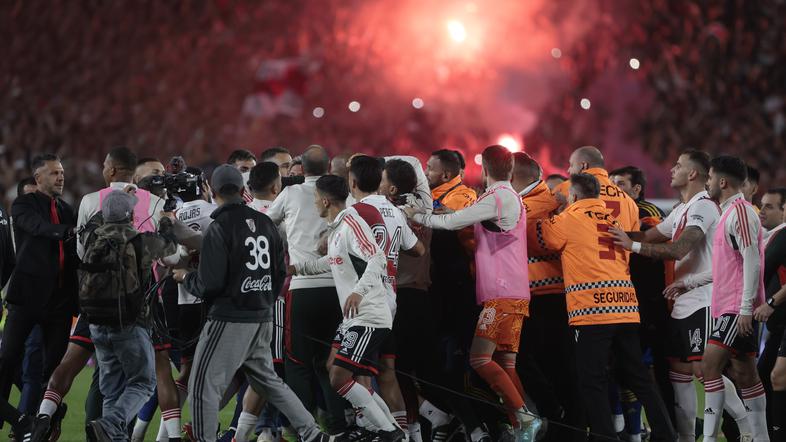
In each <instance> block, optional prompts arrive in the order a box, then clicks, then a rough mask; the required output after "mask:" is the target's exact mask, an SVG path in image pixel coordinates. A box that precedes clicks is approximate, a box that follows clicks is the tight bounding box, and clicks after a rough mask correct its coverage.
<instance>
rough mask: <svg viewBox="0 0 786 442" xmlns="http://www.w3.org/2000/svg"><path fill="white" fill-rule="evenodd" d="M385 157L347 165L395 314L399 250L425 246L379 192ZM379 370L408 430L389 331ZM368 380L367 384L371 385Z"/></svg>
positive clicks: (420, 250) (386, 395)
mask: <svg viewBox="0 0 786 442" xmlns="http://www.w3.org/2000/svg"><path fill="white" fill-rule="evenodd" d="M384 162H385V160H384V159H382V158H374V157H370V156H366V155H359V156H356V157H354V158H353V159H352V163H351V164H350V167H349V174H348V176H349V189H350V193H351V194H352V196H353V197H354V199H355V200H356V201H357V203H355V204H354V205H352V208H353V209H355V210H356V211H357V213H358V215H360V217H361V218H363V220H364V221H365V222H366V224H368V225H369V227H371V231H372V233H373V234H374V239H375V240H376V243H377V245H378V246H379V248H380V249H382V251H383V252H384V253H385V255H386V257H387V260H388V264H387V277H386V282H387V283H388V284H390V285H391V286H392V287H393V290H391V291H389V292H388V293H389V295H391V297H390V298H389V299H388V305H389V306H390V310H391V314H392V315H393V317H395V316H396V297H395V291H396V276H397V274H398V260H399V252H400V251H404V253H406V254H410V255H413V256H423V254H424V253H425V251H426V249H425V246H424V245H423V243H422V242H420V241H419V240H418V238H417V236H415V233H414V232H413V231H412V229H411V228H410V227H409V225H408V224H407V217H406V216H405V215H404V213H403V212H402V211H401V209H399V208H397V207H396V206H394V205H393V204H392V203H391V202H390V201H388V199H387V198H386V197H385V196H383V195H379V194H378V193H377V191H378V190H379V184H380V182H381V181H382V167H383V164H384ZM381 350H382V352H381V355H380V356H381V359H382V364H381V367H382V370H381V372H380V374H379V376H378V377H377V381H378V382H379V388H380V393H381V395H382V398H383V399H384V400H385V402H386V403H387V404H388V406H389V407H390V410H391V412H392V415H393V417H394V418H395V419H396V423H397V424H398V425H399V427H401V429H402V430H404V431H405V432H408V431H409V425H408V422H407V412H406V409H405V404H404V397H403V396H402V394H401V389H400V387H399V385H398V380H397V378H396V364H395V360H396V359H395V358H396V340H395V339H394V337H393V334H392V333H391V334H390V335H388V337H387V338H386V339H385V341H384V342H383V343H382V349H381ZM370 385H371V383H370V380H369V382H368V386H370Z"/></svg>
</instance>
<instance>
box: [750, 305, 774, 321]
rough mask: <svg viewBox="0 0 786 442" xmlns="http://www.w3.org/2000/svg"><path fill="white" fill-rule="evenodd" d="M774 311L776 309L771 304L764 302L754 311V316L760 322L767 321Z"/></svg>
mask: <svg viewBox="0 0 786 442" xmlns="http://www.w3.org/2000/svg"><path fill="white" fill-rule="evenodd" d="M774 311H775V309H774V308H772V307H770V306H769V304H762V305H760V306H758V307H757V308H756V311H754V312H753V318H754V319H755V320H757V321H759V322H767V320H768V319H770V315H772V313H773V312H774Z"/></svg>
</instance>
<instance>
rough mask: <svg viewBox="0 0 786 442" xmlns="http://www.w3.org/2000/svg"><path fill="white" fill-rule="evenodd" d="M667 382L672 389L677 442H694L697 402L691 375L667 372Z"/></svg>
mask: <svg viewBox="0 0 786 442" xmlns="http://www.w3.org/2000/svg"><path fill="white" fill-rule="evenodd" d="M669 380H671V386H672V388H674V402H675V404H674V415H675V418H676V419H675V420H676V422H675V424H676V427H677V434H678V435H679V442H695V441H696V408H697V407H698V400H697V398H696V388H695V387H694V386H693V375H689V374H685V373H678V372H676V371H669Z"/></svg>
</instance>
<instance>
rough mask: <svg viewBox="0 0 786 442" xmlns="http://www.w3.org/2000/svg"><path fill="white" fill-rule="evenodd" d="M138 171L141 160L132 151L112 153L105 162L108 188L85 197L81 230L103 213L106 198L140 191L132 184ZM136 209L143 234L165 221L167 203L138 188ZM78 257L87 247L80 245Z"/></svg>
mask: <svg viewBox="0 0 786 442" xmlns="http://www.w3.org/2000/svg"><path fill="white" fill-rule="evenodd" d="M136 169H137V157H136V154H134V152H132V151H131V149H129V148H127V147H116V148H114V149H112V150H110V151H109V154H107V156H106V159H105V160H104V170H103V175H104V181H105V182H106V186H107V187H106V188H104V189H101V190H99V191H97V192H93V193H89V194H87V195H85V196H84V197H83V198H82V203H81V204H79V218H78V220H77V235H79V233H78V229H79V228H81V227H82V226H84V225H85V224H86V223H87V221H88V220H89V219H90V218H91V217H92V216H93V215H95V214H96V213H97V212H98V211H99V210H101V202H102V201H103V199H104V197H105V196H106V195H108V194H109V192H111V191H113V190H124V189H125V188H126V187H128V186H132V187H134V188H136V187H137V186H136V185H134V184H132V181H133V179H134V174H135V173H136ZM135 196H136V198H137V203H136V207H134V228H136V229H137V230H139V231H140V232H153V231H155V230H156V228H157V226H158V221H159V219H160V218H161V214H160V212H161V210H162V209H163V208H164V200H162V199H161V198H159V197H157V196H155V195H153V194H151V193H150V192H148V191H146V190H143V189H137V191H136V193H135ZM76 247H77V254H78V255H79V256H80V257H82V255H83V254H84V252H85V251H84V247H83V246H82V244H81V241H80V242H77V246H76Z"/></svg>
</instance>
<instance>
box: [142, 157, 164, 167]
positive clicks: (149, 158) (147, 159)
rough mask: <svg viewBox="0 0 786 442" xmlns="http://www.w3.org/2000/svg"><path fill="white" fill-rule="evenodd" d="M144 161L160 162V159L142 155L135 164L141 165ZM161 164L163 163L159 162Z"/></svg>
mask: <svg viewBox="0 0 786 442" xmlns="http://www.w3.org/2000/svg"><path fill="white" fill-rule="evenodd" d="M145 163H161V161H160V160H159V159H158V158H153V157H142V158H140V159H138V160H137V162H136V165H137V166H141V165H143V164H145ZM161 164H164V163H161Z"/></svg>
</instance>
